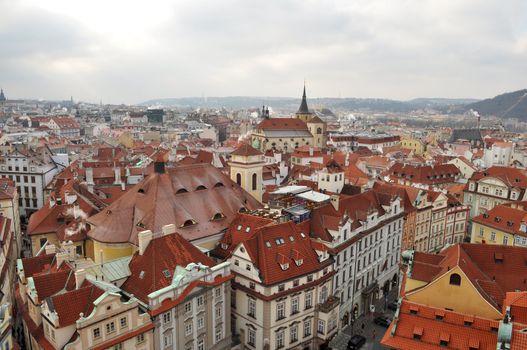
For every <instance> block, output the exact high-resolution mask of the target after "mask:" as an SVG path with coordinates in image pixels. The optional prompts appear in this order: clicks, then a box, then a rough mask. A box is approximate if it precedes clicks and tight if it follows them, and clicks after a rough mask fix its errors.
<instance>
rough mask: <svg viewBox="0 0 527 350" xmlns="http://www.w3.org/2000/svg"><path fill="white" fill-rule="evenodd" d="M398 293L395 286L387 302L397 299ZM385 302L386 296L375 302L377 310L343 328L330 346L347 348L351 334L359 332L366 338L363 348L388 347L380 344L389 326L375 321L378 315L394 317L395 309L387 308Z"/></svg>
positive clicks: (332, 347)
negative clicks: (386, 326)
mask: <svg viewBox="0 0 527 350" xmlns="http://www.w3.org/2000/svg"><path fill="white" fill-rule="evenodd" d="M397 293H398V288H394V289H392V290H391V291H390V293H389V295H388V302H387V304H389V303H391V302H393V301H396V300H397ZM384 304H385V301H384V298H381V299H379V300H377V302H376V303H375V312H374V313H368V314H366V315H362V316H360V317H359V318H358V319H357V320H356V321H355V322H354V323H353V324H350V325H348V326H346V327H345V328H344V329H342V330H341V331H340V332H339V333H338V334H337V335H336V336H335V337H334V338H333V339H332V340H331V342H330V343H329V346H330V348H331V349H335V350H346V348H347V345H348V340H349V339H350V338H351V336H352V335H354V334H359V335H362V336H364V337H365V338H366V344H364V345H363V346H362V347H361V350H362V349H364V350H381V349H382V350H385V349H388V348H386V347H384V346H382V345H381V344H380V341H381V339H382V337H383V336H384V333H385V332H386V329H387V328H385V327H382V326H379V325H377V324H375V323H373V320H374V318H375V317H377V316H385V317H387V318H390V319H393V316H394V311H392V310H389V309H385V305H384Z"/></svg>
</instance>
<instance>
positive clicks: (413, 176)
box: [388, 163, 459, 184]
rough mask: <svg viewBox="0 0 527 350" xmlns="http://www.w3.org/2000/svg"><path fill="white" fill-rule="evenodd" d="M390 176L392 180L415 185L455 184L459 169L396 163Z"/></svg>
mask: <svg viewBox="0 0 527 350" xmlns="http://www.w3.org/2000/svg"><path fill="white" fill-rule="evenodd" d="M388 174H389V176H390V177H392V178H397V179H407V180H410V181H411V182H414V183H422V184H442V183H450V182H454V181H455V179H456V176H458V175H459V169H458V168H457V167H456V166H455V165H454V164H439V165H435V166H431V165H425V166H415V165H410V164H403V163H395V164H394V165H392V167H391V168H390V169H388Z"/></svg>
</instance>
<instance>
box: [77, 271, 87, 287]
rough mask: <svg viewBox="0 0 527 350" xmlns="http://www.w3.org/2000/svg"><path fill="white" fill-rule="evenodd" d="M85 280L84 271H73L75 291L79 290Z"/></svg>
mask: <svg viewBox="0 0 527 350" xmlns="http://www.w3.org/2000/svg"><path fill="white" fill-rule="evenodd" d="M85 279H86V270H84V269H79V270H77V271H75V289H79V288H80V287H81V286H82V283H84V280H85Z"/></svg>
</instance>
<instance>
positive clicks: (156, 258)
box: [121, 233, 216, 303]
mask: <svg viewBox="0 0 527 350" xmlns="http://www.w3.org/2000/svg"><path fill="white" fill-rule="evenodd" d="M190 263H202V264H203V265H205V266H208V267H212V266H215V265H216V263H215V262H214V261H213V260H212V259H211V258H209V257H208V256H206V255H205V254H204V253H202V252H201V250H199V249H198V248H197V247H196V246H194V245H193V244H192V243H190V242H188V241H187V240H186V239H184V238H183V237H182V236H181V235H180V234H179V233H174V234H169V235H164V236H161V237H158V238H154V239H153V240H152V241H150V243H149V244H148V247H147V248H146V250H145V251H144V253H143V255H139V252H136V253H135V254H134V255H133V257H132V260H131V261H130V263H129V265H128V266H129V267H130V272H131V275H130V277H128V279H127V280H126V281H125V282H124V284H123V285H122V286H121V288H122V289H123V290H126V291H127V292H129V293H132V294H134V296H136V297H137V298H138V299H140V300H141V301H143V302H145V303H148V294H150V293H152V292H154V291H156V290H159V289H161V288H164V287H167V286H169V285H170V284H171V283H172V279H173V277H174V271H175V270H176V266H180V267H183V268H185V267H186V266H187V265H188V264H190ZM164 271H168V274H165V272H164Z"/></svg>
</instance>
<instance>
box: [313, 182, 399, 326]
mask: <svg viewBox="0 0 527 350" xmlns="http://www.w3.org/2000/svg"><path fill="white" fill-rule="evenodd" d="M404 216H405V213H404V208H403V207H402V204H401V198H399V197H398V196H394V195H391V194H386V193H382V192H380V191H376V190H371V191H368V192H365V193H361V194H358V195H355V196H349V197H348V196H341V197H339V196H336V195H334V196H332V197H331V203H330V204H326V205H324V206H321V207H319V208H316V209H314V210H313V211H312V213H311V236H312V238H313V241H314V243H315V244H320V245H323V246H325V247H327V249H329V250H331V251H332V252H333V254H334V255H335V256H334V259H335V261H334V264H333V269H334V270H335V273H336V274H335V277H334V278H333V291H334V295H335V296H337V297H338V298H339V300H340V302H341V305H340V314H339V321H340V324H341V326H342V327H343V326H345V325H347V324H348V323H349V322H350V321H351V320H355V319H357V318H358V317H359V316H360V315H363V314H365V313H366V312H368V311H369V309H370V305H371V304H373V303H374V302H375V301H376V300H378V299H380V298H382V297H383V296H384V295H386V294H387V293H388V292H389V291H390V290H391V289H392V288H393V287H394V286H395V285H397V283H398V274H399V267H398V262H399V255H400V247H401V238H402V231H403V219H404Z"/></svg>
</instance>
